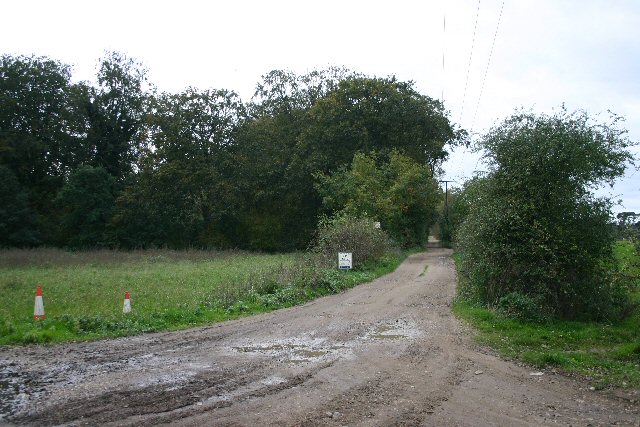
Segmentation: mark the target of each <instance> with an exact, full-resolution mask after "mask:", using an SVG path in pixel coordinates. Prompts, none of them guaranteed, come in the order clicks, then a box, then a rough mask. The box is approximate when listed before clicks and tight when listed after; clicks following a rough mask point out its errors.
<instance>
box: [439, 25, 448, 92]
mask: <svg viewBox="0 0 640 427" xmlns="http://www.w3.org/2000/svg"><path fill="white" fill-rule="evenodd" d="M446 43H447V15H446V14H445V15H443V16H442V93H441V94H440V102H442V103H443V104H444V81H445V76H446V74H445V72H444V52H445V50H446Z"/></svg>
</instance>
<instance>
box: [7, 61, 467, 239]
mask: <svg viewBox="0 0 640 427" xmlns="http://www.w3.org/2000/svg"><path fill="white" fill-rule="evenodd" d="M0 77H1V79H0V171H1V173H2V174H3V176H4V177H5V178H6V181H5V182H6V186H5V189H9V188H10V189H11V191H9V192H6V194H5V193H3V195H2V198H3V200H4V201H5V205H6V207H7V208H6V209H4V210H2V211H0V227H2V228H3V230H6V233H8V234H7V235H6V237H4V238H3V239H2V241H0V244H2V245H4V246H13V245H17V246H25V245H26V246H30V245H38V244H47V245H60V246H70V247H91V246H110V247H122V248H137V247H149V246H169V247H175V248H181V247H194V246H195V247H233V248H246V249H253V250H267V251H283V250H293V249H300V248H305V247H307V245H308V244H309V242H310V241H311V239H312V238H313V235H314V232H315V230H316V228H317V224H318V220H319V218H320V216H321V215H322V214H323V213H324V212H326V211H327V208H326V206H323V196H321V194H320V193H319V191H318V187H317V186H316V178H315V177H316V176H318V174H324V175H326V176H327V177H328V176H330V175H331V174H334V173H342V172H339V171H343V170H344V168H348V166H349V165H351V164H352V162H356V163H357V162H358V161H359V160H358V158H356V159H355V160H354V156H356V155H357V153H360V154H358V155H362V156H365V157H366V156H374V153H375V156H377V157H376V159H378V160H376V161H377V162H378V163H380V164H378V165H377V166H376V168H380V167H382V166H381V165H382V164H383V163H384V164H385V165H386V166H384V168H385V169H384V171H385V173H388V174H390V176H392V178H385V179H386V181H384V182H385V183H391V182H393V185H392V187H393V188H394V189H395V190H394V191H395V193H393V194H392V193H391V189H386V190H387V191H386V192H385V195H384V198H386V199H388V202H387V203H398V204H399V205H402V206H404V205H407V203H409V204H411V203H413V202H408V201H409V200H412V199H411V197H410V195H409V193H410V192H411V191H412V189H413V188H414V186H415V185H423V184H424V183H425V182H429V184H428V185H427V187H429V188H431V187H430V185H431V184H430V183H431V181H430V179H431V178H430V177H432V175H433V173H434V171H435V170H436V169H437V167H438V165H440V164H441V163H442V161H443V160H444V159H445V158H446V154H447V153H446V147H447V144H452V143H456V141H458V140H459V139H460V136H461V135H462V133H461V132H460V131H457V130H454V128H453V125H452V124H451V123H450V122H449V119H448V117H447V114H446V111H445V110H444V107H443V105H442V104H441V103H440V102H438V101H435V100H433V99H431V98H429V97H427V96H424V95H421V94H419V93H418V92H417V91H416V90H415V89H414V87H413V84H412V83H410V82H399V81H397V80H396V79H395V78H393V77H390V78H378V77H367V76H364V75H361V74H358V73H354V72H351V71H348V70H345V69H342V68H335V67H333V68H327V69H324V70H314V71H311V72H309V73H306V74H303V75H298V74H295V73H293V72H290V71H286V70H273V71H271V72H269V73H267V74H265V75H264V76H263V77H262V80H261V81H260V82H258V83H257V85H256V91H255V95H254V97H253V99H252V100H250V101H249V102H243V101H242V100H241V99H240V98H239V97H238V95H237V94H235V93H234V92H232V91H229V90H226V89H206V90H201V89H196V88H188V89H186V90H184V91H182V92H180V93H157V91H156V90H155V88H154V87H153V85H152V84H151V83H150V82H149V81H148V79H147V70H146V69H145V68H144V66H143V65H142V64H140V63H139V62H137V61H136V60H134V59H132V58H129V57H127V56H126V55H124V54H122V53H119V52H106V53H105V55H104V57H103V58H102V59H101V60H100V61H99V65H98V68H97V70H96V79H95V81H94V82H79V83H72V81H71V68H70V67H69V66H67V65H65V64H62V63H60V62H58V61H55V60H52V59H49V58H40V57H25V56H17V57H14V56H10V55H5V56H3V57H2V59H1V61H0ZM427 165H428V167H427ZM420 174H423V175H424V177H422V176H420V177H418V176H417V175H420ZM390 180H391V181H390ZM418 181H420V184H418ZM390 185H391V184H390ZM425 188H426V187H425ZM429 191H431V190H429ZM429 194H431V193H429ZM381 197H382V196H381ZM394 197H395V199H394ZM416 203H417V204H415V206H417V205H419V204H420V203H419V202H416ZM407 206H408V205H407ZM411 206H414V205H411ZM411 209H412V208H408V210H407V211H406V213H407V215H411V214H410V212H413V211H411ZM388 211H389V210H387V213H386V214H385V215H387V217H389V215H390V214H389V213H388ZM418 211H419V212H420V213H419V214H418V216H419V221H418V220H416V219H415V218H414V219H411V220H409V219H406V218H404V217H403V218H402V220H406V221H408V222H406V223H405V224H404V225H402V227H404V230H405V231H406V230H409V229H410V228H411V227H413V225H412V226H409V225H407V224H409V223H410V222H412V221H414V222H415V221H418V222H420V221H422V220H423V219H424V224H429V223H430V222H431V221H432V218H431V217H430V215H431V214H430V213H429V212H426V211H420V210H419V209H418V210H417V211H416V212H418ZM423 214H425V215H426V217H424V218H423V217H422V216H421V215H423ZM401 215H404V214H401ZM387 217H385V218H387ZM394 221H395V222H394ZM394 221H392V220H391V219H389V220H387V219H385V223H386V224H389V226H391V224H395V225H394V227H395V226H397V227H400V225H398V224H400V223H401V222H402V221H401V220H400V219H396V220H394ZM412 224H413V223H412ZM414 225H415V224H414ZM423 231H424V230H422V231H419V232H418V234H420V235H421V236H422V235H423V234H424V233H423ZM420 239H422V237H420V238H416V241H419V240H420Z"/></svg>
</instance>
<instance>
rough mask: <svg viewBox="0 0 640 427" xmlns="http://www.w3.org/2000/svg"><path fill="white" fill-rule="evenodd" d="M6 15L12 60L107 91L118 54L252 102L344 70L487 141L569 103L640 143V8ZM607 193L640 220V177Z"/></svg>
mask: <svg viewBox="0 0 640 427" xmlns="http://www.w3.org/2000/svg"><path fill="white" fill-rule="evenodd" d="M503 3H504V8H503V10H502V14H501V15H500V11H501V9H502V5H503ZM2 9H3V11H2V15H3V20H2V21H3V22H2V25H0V54H13V55H17V54H24V55H31V54H35V55H44V56H49V57H51V58H54V59H58V60H60V61H62V62H64V63H67V64H70V65H72V66H73V69H74V78H75V80H93V78H94V76H95V70H96V64H97V61H98V59H99V58H100V57H101V56H102V55H103V53H104V52H105V50H117V51H120V52H123V53H125V54H127V55H128V56H130V57H133V58H136V59H137V60H139V61H141V62H143V63H144V65H145V66H146V67H147V68H148V69H149V77H150V79H151V81H152V82H153V83H154V84H155V85H156V86H157V87H158V89H160V90H161V91H169V92H178V91H181V90H182V89H184V88H186V87H188V86H194V87H198V88H201V89H205V88H224V89H231V90H235V91H236V92H238V93H239V94H240V95H241V96H242V97H243V99H244V100H248V99H249V98H250V97H251V95H252V94H253V89H254V87H255V84H256V82H258V81H259V80H260V76H261V75H263V74H265V73H267V72H268V71H270V70H273V69H290V70H293V71H295V72H298V73H304V72H306V71H310V70H313V69H318V68H323V67H325V66H329V65H338V66H345V67H347V68H349V69H352V70H354V71H358V72H361V73H365V74H368V75H376V76H380V77H383V76H388V75H395V76H397V77H398V79H400V80H413V81H414V82H415V83H416V88H417V89H418V90H419V91H420V92H421V93H424V94H426V95H429V96H431V97H433V98H437V99H440V98H441V97H444V103H445V107H446V108H447V109H448V110H449V111H450V118H451V119H452V121H454V122H456V123H458V124H459V125H460V126H461V127H463V128H465V129H467V130H471V131H472V132H473V133H474V134H479V135H480V134H482V133H483V132H485V131H487V130H488V129H489V128H490V127H491V126H492V125H494V124H496V123H497V122H499V121H501V120H502V119H504V118H506V117H507V116H509V115H510V114H511V113H512V112H513V111H514V109H515V108H518V107H524V108H526V109H532V110H533V111H534V112H537V113H543V112H544V113H550V112H552V110H553V108H556V109H557V108H558V107H560V106H561V105H562V104H563V103H564V104H565V105H566V106H567V108H568V109H569V110H575V109H585V110H587V111H588V112H589V113H591V114H592V115H596V114H598V113H602V116H601V117H602V120H605V119H606V118H607V117H608V116H607V114H606V111H607V110H612V111H614V112H615V113H617V114H619V115H622V116H625V117H626V119H627V121H626V123H625V127H626V128H627V129H628V130H629V137H630V138H631V139H632V140H634V141H639V140H640V2H637V1H636V0H615V1H607V0H505V1H504V2H503V1H502V0H481V1H480V2H478V1H477V0H453V1H446V0H441V1H403V0H395V1H372V0H368V1H350V0H324V1H321V2H305V1H303V0H297V1H284V0H263V1H259V0H255V1H254V0H252V1H248V0H247V1H243V0H227V1H224V2H215V1H192V0H180V1H158V0H155V1H141V0H126V1H121V0H110V1H86V0H83V1H71V0H56V1H50V0H40V1H35V0H21V1H7V2H4V4H3V6H2ZM476 16H477V21H476ZM500 16H501V18H500V25H499V27H498V20H499V17H500ZM445 22H446V26H445ZM476 22H477V25H476ZM474 30H475V31H474ZM496 30H497V33H496ZM474 32H475V37H474ZM496 34H497V35H496ZM494 36H495V45H494V44H493V40H494ZM472 46H473V50H472ZM492 46H493V50H492ZM443 54H444V69H443V64H442V63H443ZM490 54H491V55H490ZM490 56H491V61H490V63H489V57H490ZM485 74H486V79H485V78H484V76H485ZM467 76H468V77H467ZM635 152H636V153H639V154H640V150H639V149H637V148H636V150H635ZM445 169H446V174H445V175H446V176H445V177H443V178H447V179H453V180H456V181H457V182H458V183H462V182H464V180H465V178H468V177H470V176H472V175H473V172H474V170H480V169H483V166H482V163H479V162H478V156H477V155H475V154H473V153H470V152H468V151H465V150H458V151H457V152H455V153H453V155H452V156H451V160H450V161H449V162H448V163H447V164H446V165H445ZM606 193H607V194H610V195H612V196H613V197H614V199H616V200H617V199H622V200H623V205H622V206H621V207H617V208H616V211H620V210H632V211H636V212H640V172H635V171H634V170H629V171H628V173H627V175H626V177H625V179H623V180H622V181H621V182H620V183H619V184H618V185H616V187H615V188H614V189H613V190H612V191H607V192H606Z"/></svg>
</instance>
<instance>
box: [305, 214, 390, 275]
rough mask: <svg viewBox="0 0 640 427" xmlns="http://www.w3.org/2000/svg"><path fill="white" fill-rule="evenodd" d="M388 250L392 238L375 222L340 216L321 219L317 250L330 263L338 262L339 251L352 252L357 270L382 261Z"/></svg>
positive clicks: (363, 218) (367, 219) (316, 243)
mask: <svg viewBox="0 0 640 427" xmlns="http://www.w3.org/2000/svg"><path fill="white" fill-rule="evenodd" d="M389 248H390V246H389V237H388V236H387V234H386V233H385V232H384V231H382V230H380V229H378V228H376V224H375V221H373V220H372V219H370V218H367V217H360V218H358V217H353V216H350V215H338V216H335V217H332V218H328V217H324V218H322V219H321V220H320V223H319V225H318V233H317V237H316V242H315V247H314V250H315V251H316V252H318V253H320V254H322V255H323V256H324V257H325V259H326V260H328V261H330V262H331V260H334V261H332V262H337V259H338V258H337V257H338V252H351V253H352V256H353V259H352V262H353V267H354V268H358V267H361V266H362V265H364V264H366V263H368V262H373V261H377V260H379V259H380V258H382V257H383V256H384V255H385V253H386V252H387V250H388V249H389Z"/></svg>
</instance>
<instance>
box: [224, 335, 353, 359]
mask: <svg viewBox="0 0 640 427" xmlns="http://www.w3.org/2000/svg"><path fill="white" fill-rule="evenodd" d="M326 344H327V343H326V342H325V340H324V339H318V338H294V339H288V340H282V341H271V342H267V343H261V344H253V343H252V344H250V345H238V346H232V347H230V349H231V350H232V351H233V352H234V353H243V354H247V355H263V356H271V357H276V358H279V359H282V360H286V361H287V362H288V363H293V364H299V363H306V362H313V361H317V360H320V359H325V358H327V357H332V356H333V357H337V356H345V355H347V354H348V353H350V352H351V349H350V347H348V346H346V345H336V344H334V345H331V346H327V345H326Z"/></svg>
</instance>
